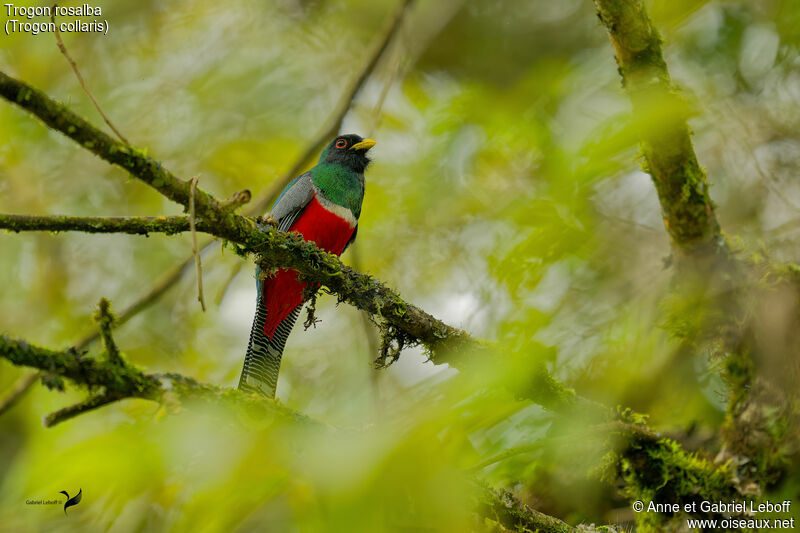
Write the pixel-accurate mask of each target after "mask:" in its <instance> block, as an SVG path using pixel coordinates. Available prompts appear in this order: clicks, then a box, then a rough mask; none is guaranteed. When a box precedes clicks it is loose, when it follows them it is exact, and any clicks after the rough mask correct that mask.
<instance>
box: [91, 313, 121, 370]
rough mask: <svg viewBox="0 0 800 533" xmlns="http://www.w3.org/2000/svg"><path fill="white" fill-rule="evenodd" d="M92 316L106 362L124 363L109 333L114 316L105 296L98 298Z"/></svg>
mask: <svg viewBox="0 0 800 533" xmlns="http://www.w3.org/2000/svg"><path fill="white" fill-rule="evenodd" d="M94 318H95V322H97V326H98V328H99V329H100V336H101V337H102V338H103V346H104V347H105V349H106V350H105V356H106V359H107V360H108V362H110V363H112V364H115V365H122V364H124V361H123V360H122V356H121V355H120V353H119V348H117V343H116V342H114V337H113V336H112V335H111V328H112V327H113V326H114V321H115V318H114V315H113V314H112V313H111V303H110V302H109V301H108V300H106V299H105V298H101V299H100V303H99V304H98V305H97V313H96V314H95V317H94Z"/></svg>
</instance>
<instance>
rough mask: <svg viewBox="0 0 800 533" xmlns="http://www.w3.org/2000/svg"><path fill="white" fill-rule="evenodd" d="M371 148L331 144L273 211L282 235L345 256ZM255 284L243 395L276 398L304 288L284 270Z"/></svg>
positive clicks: (354, 142)
mask: <svg viewBox="0 0 800 533" xmlns="http://www.w3.org/2000/svg"><path fill="white" fill-rule="evenodd" d="M373 146H375V141H373V140H372V139H363V138H361V137H359V136H358V135H352V134H350V135H341V136H339V137H336V138H335V139H334V140H333V141H331V143H330V144H329V145H328V146H327V147H326V148H325V149H324V150H323V151H322V154H321V155H320V157H319V162H318V163H317V165H316V166H315V167H314V168H312V169H311V170H309V171H308V172H306V173H304V174H301V175H300V176H298V177H296V178H295V179H293V180H292V181H291V183H289V185H287V186H286V188H285V189H284V190H283V191H282V192H281V194H280V196H278V199H277V200H276V201H275V205H274V206H273V208H272V217H273V218H274V219H275V221H276V222H277V223H278V229H279V230H282V231H289V232H292V231H294V232H297V233H300V234H301V235H302V236H303V238H304V239H305V240H307V241H313V242H314V243H316V245H317V246H319V247H320V248H322V249H324V250H326V251H328V252H330V253H333V254H336V255H340V254H341V253H342V252H344V251H345V249H347V247H348V246H349V245H350V244H352V243H353V241H354V240H355V238H356V233H357V232H358V217H359V216H360V215H361V203H362V201H363V199H364V171H365V170H366V168H367V165H369V161H370V160H369V158H367V151H369V149H370V148H372V147H373ZM256 284H257V288H258V299H257V304H256V313H255V318H254V319H253V328H252V330H251V331H250V343H249V345H248V346H247V354H246V355H245V359H244V368H243V369H242V375H241V377H240V378H239V390H242V391H245V392H255V393H258V394H260V395H262V396H265V397H267V398H274V397H275V389H276V386H277V383H278V371H279V370H280V366H281V356H282V355H283V348H284V346H285V345H286V338H287V337H288V336H289V332H290V331H291V330H292V326H294V323H295V321H296V320H297V315H298V314H299V313H300V307H301V306H302V305H303V293H304V289H305V287H306V283H305V282H302V281H300V280H299V279H298V272H297V271H296V270H290V269H285V268H281V269H278V271H277V272H274V273H271V274H269V275H262V273H261V272H259V270H258V269H256Z"/></svg>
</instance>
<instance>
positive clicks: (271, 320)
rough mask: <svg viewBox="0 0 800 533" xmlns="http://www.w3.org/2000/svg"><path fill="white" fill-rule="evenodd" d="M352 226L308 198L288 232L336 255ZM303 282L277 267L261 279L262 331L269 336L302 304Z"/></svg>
mask: <svg viewBox="0 0 800 533" xmlns="http://www.w3.org/2000/svg"><path fill="white" fill-rule="evenodd" d="M353 230H354V227H353V226H351V225H350V223H349V222H348V221H347V220H345V219H344V218H342V217H340V216H339V215H337V214H336V213H333V212H331V211H328V210H327V209H325V207H323V205H322V204H321V203H320V202H319V201H318V200H317V198H316V196H315V197H314V198H312V199H311V202H309V204H308V206H307V207H306V208H305V210H304V211H303V213H302V214H301V215H300V217H298V219H297V220H295V222H294V224H292V227H291V228H289V231H295V232H297V233H300V234H301V235H302V236H303V238H304V239H305V240H307V241H313V242H314V243H315V244H316V245H317V246H319V247H320V248H322V249H323V250H325V251H327V252H330V253H333V254H336V255H340V254H341V253H342V252H343V251H344V247H345V246H346V245H347V242H348V241H349V240H350V237H351V236H352V235H353ZM305 286H306V283H301V282H300V281H298V280H297V271H296V270H288V269H285V268H282V269H279V270H278V271H277V272H276V273H275V274H274V275H273V276H270V277H269V278H267V279H265V280H264V281H263V285H262V290H261V295H262V297H263V298H264V305H265V306H266V308H267V318H266V321H265V322H264V334H265V335H267V336H269V338H272V336H273V335H274V334H275V330H276V329H277V328H278V325H279V324H280V323H281V322H282V321H283V320H284V319H285V318H286V317H287V316H289V314H290V313H291V312H292V311H293V310H294V308H295V307H297V306H298V305H300V304H302V303H303V289H304V288H305Z"/></svg>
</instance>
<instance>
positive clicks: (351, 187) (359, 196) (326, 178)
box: [311, 163, 364, 219]
mask: <svg viewBox="0 0 800 533" xmlns="http://www.w3.org/2000/svg"><path fill="white" fill-rule="evenodd" d="M311 180H312V181H313V183H314V185H315V186H316V187H317V189H319V191H320V193H321V194H322V196H323V197H324V198H325V199H326V200H328V201H329V202H333V203H335V204H337V205H340V206H342V207H347V208H348V209H350V211H352V212H353V216H355V217H356V219H358V217H359V216H360V215H361V202H362V201H363V200H364V177H363V176H359V175H358V174H357V173H355V172H353V171H352V170H350V169H347V168H345V167H343V166H341V165H336V164H326V163H321V164H319V165H317V166H316V167H314V168H313V169H311Z"/></svg>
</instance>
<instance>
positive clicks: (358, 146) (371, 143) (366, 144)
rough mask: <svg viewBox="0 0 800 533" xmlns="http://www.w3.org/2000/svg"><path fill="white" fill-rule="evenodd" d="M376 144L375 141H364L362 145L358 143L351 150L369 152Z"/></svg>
mask: <svg viewBox="0 0 800 533" xmlns="http://www.w3.org/2000/svg"><path fill="white" fill-rule="evenodd" d="M375 144H376V143H375V141H373V140H372V139H364V140H363V141H361V142H360V143H356V144H354V145H353V146H351V147H350V149H351V150H364V151H367V150H369V149H370V148H372V147H373V146H375Z"/></svg>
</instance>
